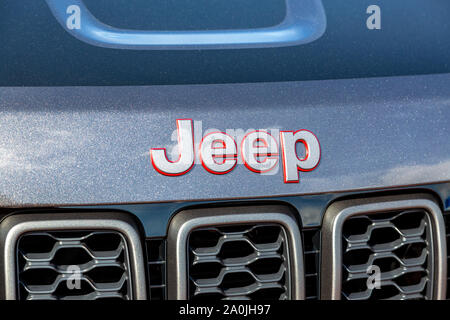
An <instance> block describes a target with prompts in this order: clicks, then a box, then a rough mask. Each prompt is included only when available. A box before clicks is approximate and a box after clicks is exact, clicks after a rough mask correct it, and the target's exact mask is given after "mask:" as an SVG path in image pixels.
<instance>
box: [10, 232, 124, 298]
mask: <svg viewBox="0 0 450 320" xmlns="http://www.w3.org/2000/svg"><path fill="white" fill-rule="evenodd" d="M17 259H18V263H17V267H18V270H17V274H18V285H19V299H20V300H42V299H44V300H65V299H87V300H94V299H125V300H128V299H131V298H132V285H131V279H130V263H129V253H128V248H127V242H126V240H125V238H124V237H123V236H122V234H120V233H119V232H116V231H106V230H105V231H82V232H66V231H55V232H46V231H45V232H29V233H26V234H24V235H22V236H21V237H20V238H19V240H18V242H17ZM78 284H79V285H78Z"/></svg>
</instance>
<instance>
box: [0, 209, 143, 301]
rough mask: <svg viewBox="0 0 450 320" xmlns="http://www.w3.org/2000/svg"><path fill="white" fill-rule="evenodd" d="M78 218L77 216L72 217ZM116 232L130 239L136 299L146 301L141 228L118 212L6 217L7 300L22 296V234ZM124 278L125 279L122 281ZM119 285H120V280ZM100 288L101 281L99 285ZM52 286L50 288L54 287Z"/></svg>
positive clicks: (1, 238) (0, 236) (2, 240)
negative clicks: (19, 249)
mask: <svg viewBox="0 0 450 320" xmlns="http://www.w3.org/2000/svg"><path fill="white" fill-rule="evenodd" d="M72 217H76V218H72ZM86 230H90V231H91V230H95V231H99V232H101V231H114V232H117V233H119V234H121V235H122V236H123V238H124V240H125V241H126V245H127V248H128V253H129V257H128V259H129V264H130V281H131V283H132V287H131V288H132V296H131V297H132V298H133V299H136V300H145V299H146V297H147V293H146V278H145V263H144V259H143V250H142V246H141V239H140V237H139V234H138V232H137V227H136V226H135V225H134V222H133V221H132V220H131V219H130V218H129V217H128V215H127V214H122V213H117V212H111V213H106V212H101V213H91V214H89V213H84V212H82V213H55V214H25V215H20V214H17V215H13V216H10V217H8V218H6V219H5V220H4V221H3V222H2V224H1V228H0V246H1V248H2V259H1V260H3V264H4V267H3V270H2V277H3V279H4V282H5V290H4V293H3V294H2V295H3V296H4V298H5V299H6V300H16V299H18V297H19V295H18V291H17V290H18V286H17V280H18V274H17V271H18V270H17V261H16V260H17V254H16V253H17V243H18V241H19V239H20V238H21V236H23V235H25V234H28V233H40V232H52V231H53V232H54V231H86ZM122 281H124V279H121V280H120V281H119V282H122ZM117 285H120V283H118V284H117ZM98 287H99V289H100V291H101V290H102V289H109V288H101V284H100V285H98ZM50 289H51V288H49V290H50Z"/></svg>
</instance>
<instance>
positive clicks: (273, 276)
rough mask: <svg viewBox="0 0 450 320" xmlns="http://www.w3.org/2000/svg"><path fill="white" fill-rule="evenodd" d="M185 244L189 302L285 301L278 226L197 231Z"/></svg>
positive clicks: (285, 270)
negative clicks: (233, 300)
mask: <svg viewBox="0 0 450 320" xmlns="http://www.w3.org/2000/svg"><path fill="white" fill-rule="evenodd" d="M188 243H189V258H188V259H189V262H188V263H189V265H188V272H189V279H190V281H189V298H191V299H195V300H205V299H255V300H257V299H264V300H273V299H281V300H284V299H289V298H290V285H289V283H290V274H289V261H288V254H287V240H286V234H285V231H284V229H283V228H282V227H281V226H280V225H276V224H252V225H233V226H220V227H213V226H212V227H207V228H199V229H195V230H193V231H192V232H191V233H190V235H189V241H188Z"/></svg>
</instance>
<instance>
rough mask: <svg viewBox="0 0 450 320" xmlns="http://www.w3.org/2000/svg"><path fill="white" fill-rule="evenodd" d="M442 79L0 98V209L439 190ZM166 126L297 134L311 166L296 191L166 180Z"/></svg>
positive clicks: (233, 177)
mask: <svg viewBox="0 0 450 320" xmlns="http://www.w3.org/2000/svg"><path fill="white" fill-rule="evenodd" d="M449 88H450V75H449V74H442V75H430V76H410V77H393V78H372V79H354V80H328V81H310V82H284V83H260V84H225V85H186V86H149V87H52V88H49V87H32V88H31V87H27V88H18V87H15V88H5V87H3V88H0V176H1V177H2V179H0V205H1V206H25V205H64V204H75V205H76V204H97V203H127V202H128V203H129V202H157V201H181V200H201V199H205V200H213V199H227V198H246V197H266V196H280V195H302V194H314V193H325V192H339V191H344V190H345V191H348V190H355V191H356V190H362V189H370V188H389V187H394V186H407V185H418V184H427V183H437V182H446V181H450V143H449V140H450V139H449V137H450V124H449V122H450V90H449ZM177 118H192V119H194V120H202V121H203V129H207V128H217V129H221V130H225V129H227V128H233V129H237V128H242V129H244V130H247V129H250V128H253V129H264V128H278V129H283V130H297V129H308V130H311V131H313V132H314V133H315V134H316V135H317V137H318V139H319V141H320V144H321V149H322V158H321V163H320V164H319V166H318V167H317V168H316V169H315V170H314V171H312V172H306V173H303V172H302V173H301V174H300V182H299V183H298V184H293V183H291V184H285V183H283V177H282V172H281V170H279V171H278V173H277V174H276V175H259V174H256V173H254V172H250V171H249V170H247V169H246V168H245V166H243V165H238V166H237V167H236V168H235V169H234V170H233V171H232V172H230V173H228V174H226V175H222V176H218V175H213V174H210V173H208V172H206V171H205V170H204V169H203V168H202V167H201V166H200V165H196V166H194V168H193V169H192V170H191V171H190V172H189V173H188V174H186V175H184V176H180V177H167V176H162V175H160V174H158V173H157V172H156V171H155V170H154V169H153V168H152V166H151V164H150V156H149V149H150V147H162V146H168V145H171V144H172V143H173V142H172V141H171V140H170V138H171V137H170V136H171V133H172V131H173V130H174V129H175V128H176V124H175V120H176V119H177Z"/></svg>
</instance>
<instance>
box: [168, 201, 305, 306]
mask: <svg viewBox="0 0 450 320" xmlns="http://www.w3.org/2000/svg"><path fill="white" fill-rule="evenodd" d="M259 224H265V225H267V224H275V225H278V226H280V227H282V229H283V230H284V233H285V234H286V240H287V241H286V242H287V251H288V252H289V265H288V266H289V268H290V283H289V284H290V288H291V290H290V291H291V294H290V298H291V299H295V300H301V299H304V297H305V294H304V271H303V253H302V240H301V235H300V228H299V226H298V224H297V222H296V220H295V219H294V218H293V214H292V212H291V211H290V210H289V209H287V208H286V207H283V206H273V205H268V206H249V207H227V208H211V209H209V208H208V209H206V208H205V209H193V210H185V211H182V212H180V213H178V214H177V215H175V217H174V218H173V219H172V221H171V223H170V226H169V233H168V252H169V253H170V255H169V259H168V298H169V299H178V300H185V299H187V298H188V297H189V293H188V288H189V285H188V277H189V271H188V261H189V260H188V259H189V257H188V252H189V251H188V250H189V249H188V241H189V235H190V234H191V232H192V231H193V230H196V229H201V228H211V227H224V226H232V225H259ZM274 248H275V245H274V247H273V248H267V249H270V250H269V251H271V250H272V251H273V249H274ZM256 249H261V248H257V246H256ZM216 251H217V250H216ZM238 260H239V259H238ZM228 262H230V261H228ZM236 262H239V261H237V260H236V261H232V262H230V263H236ZM240 262H241V263H242V262H243V261H240ZM280 269H281V268H280ZM273 279H275V278H273ZM273 279H272V278H271V279H267V281H269V280H273ZM219 280H220V279H219ZM263 282H264V281H263ZM269 282H270V281H269ZM250 289H251V288H250ZM241 293H242V292H236V296H240V295H241Z"/></svg>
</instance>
